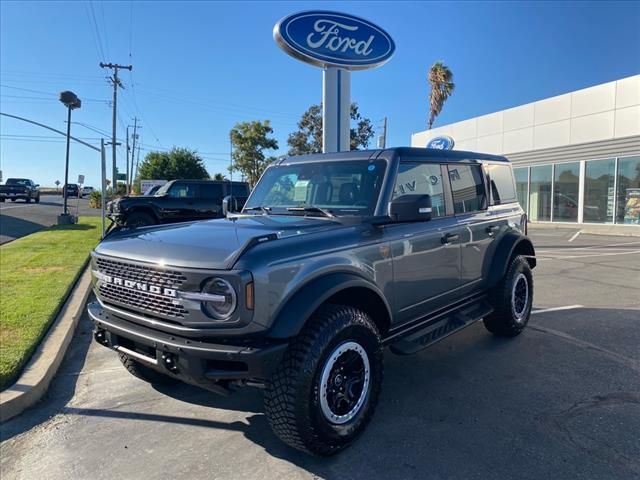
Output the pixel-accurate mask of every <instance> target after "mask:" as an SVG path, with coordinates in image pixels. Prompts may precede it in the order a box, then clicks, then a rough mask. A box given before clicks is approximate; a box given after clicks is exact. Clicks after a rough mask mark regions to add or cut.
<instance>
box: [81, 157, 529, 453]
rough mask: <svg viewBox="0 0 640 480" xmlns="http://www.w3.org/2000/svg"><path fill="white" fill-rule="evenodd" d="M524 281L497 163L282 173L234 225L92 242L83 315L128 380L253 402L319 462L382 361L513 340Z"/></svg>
mask: <svg viewBox="0 0 640 480" xmlns="http://www.w3.org/2000/svg"><path fill="white" fill-rule="evenodd" d="M535 266H536V258H535V253H534V248H533V245H532V243H531V241H530V240H529V239H528V238H527V236H526V217H525V215H524V212H523V211H522V208H520V205H519V204H518V201H517V199H516V189H515V181H514V177H513V172H512V169H511V165H510V164H509V162H508V161H507V160H506V159H505V158H504V157H498V156H493V155H483V154H479V153H473V152H462V151H441V150H429V149H419V148H394V149H388V150H375V151H355V152H348V153H336V154H326V155H309V156H299V157H289V158H285V159H283V160H281V161H279V162H277V163H275V164H273V165H271V166H269V168H268V169H267V170H266V171H265V173H264V174H263V175H262V177H261V179H260V181H259V182H258V184H257V185H256V187H255V189H254V190H253V192H252V193H251V196H250V197H249V199H248V200H247V203H246V206H245V207H244V209H243V211H242V213H240V214H237V215H232V216H229V217H227V218H224V219H219V220H211V221H205V222H191V223H183V224H180V225H165V226H159V227H149V228H140V229H136V230H133V229H127V230H121V231H118V232H114V233H112V234H110V235H108V236H107V238H106V239H105V240H103V241H102V243H101V244H100V245H98V247H96V249H95V251H94V253H93V258H92V270H93V282H94V289H95V293H96V296H97V302H95V303H93V304H91V305H89V315H90V316H91V318H92V319H93V321H94V322H95V339H96V341H97V342H99V343H100V344H102V345H105V346H108V347H110V348H113V349H114V350H116V351H117V352H118V353H119V355H120V359H121V361H122V362H123V364H124V366H125V367H126V368H127V369H128V370H129V371H130V372H131V373H132V374H133V375H136V376H137V377H139V378H142V379H144V380H146V381H149V382H152V383H159V382H172V381H183V382H188V383H191V384H194V385H198V386H200V387H202V388H205V389H208V390H211V391H214V392H219V393H226V392H229V391H230V390H231V389H232V388H234V387H238V386H247V385H248V386H259V387H262V388H264V389H265V409H266V413H267V418H268V420H269V423H270V424H271V427H272V428H273V431H274V432H275V433H276V434H277V435H278V436H279V437H280V438H281V439H282V440H284V441H285V442H286V443H288V444H289V445H291V446H293V447H295V448H298V449H300V450H304V451H307V452H312V453H315V454H320V455H330V454H333V453H336V452H338V451H339V450H341V449H342V448H344V447H346V446H347V445H349V443H351V442H352V441H353V440H354V439H355V438H356V437H357V436H358V434H360V433H361V432H362V431H363V429H364V428H365V426H366V425H367V423H368V422H369V420H370V419H371V416H372V415H373V412H374V410H375V407H376V403H377V401H378V395H379V393H380V389H381V387H382V374H383V355H384V347H389V349H390V350H391V351H392V352H393V353H396V354H400V355H407V354H412V353H415V352H418V351H420V350H421V349H423V348H425V347H428V346H429V345H432V344H433V343H435V342H437V341H439V340H441V339H443V338H445V337H447V336H448V335H451V334H452V333H455V332H457V331H459V330H461V329H463V328H465V327H468V326H469V325H471V324H473V323H474V322H476V321H478V320H483V321H484V325H485V327H486V328H487V329H488V330H489V331H490V332H492V333H493V334H496V335H501V336H505V337H513V336H516V335H518V334H519V333H520V332H522V331H523V329H524V328H525V326H526V325H527V322H528V320H529V315H530V313H531V306H532V300H533V277H532V269H533V268H534V267H535ZM505 361H508V359H505ZM407 368H411V364H410V362H407ZM498 394H499V392H496V395H498Z"/></svg>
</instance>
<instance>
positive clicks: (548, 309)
mask: <svg viewBox="0 0 640 480" xmlns="http://www.w3.org/2000/svg"><path fill="white" fill-rule="evenodd" d="M576 308H584V307H583V306H582V305H567V306H566V307H552V308H543V309H542V310H533V311H532V312H531V315H535V314H536V313H546V312H559V311H561V310H575V309H576Z"/></svg>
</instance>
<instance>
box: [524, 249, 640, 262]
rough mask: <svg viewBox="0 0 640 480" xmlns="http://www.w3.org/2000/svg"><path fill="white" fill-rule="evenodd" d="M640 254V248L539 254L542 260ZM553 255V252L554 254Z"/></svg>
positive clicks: (538, 257) (539, 258)
mask: <svg viewBox="0 0 640 480" xmlns="http://www.w3.org/2000/svg"><path fill="white" fill-rule="evenodd" d="M632 254H635V255H640V250H632V251H630V252H613V253H598V252H594V253H591V252H585V253H584V254H582V255H564V256H563V255H558V256H544V255H541V256H537V255H536V257H537V259H538V260H539V261H542V260H570V259H572V258H594V257H615V256H618V255H632ZM552 255H553V254H552Z"/></svg>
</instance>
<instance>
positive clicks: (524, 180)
mask: <svg viewBox="0 0 640 480" xmlns="http://www.w3.org/2000/svg"><path fill="white" fill-rule="evenodd" d="M513 175H514V176H515V177H516V193H517V194H518V202H520V206H521V207H522V209H523V210H524V211H525V212H527V207H528V206H529V168H528V167H524V168H514V169H513Z"/></svg>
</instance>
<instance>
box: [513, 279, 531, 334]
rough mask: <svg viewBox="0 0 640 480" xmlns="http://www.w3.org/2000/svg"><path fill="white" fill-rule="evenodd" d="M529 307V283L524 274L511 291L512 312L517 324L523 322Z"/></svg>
mask: <svg viewBox="0 0 640 480" xmlns="http://www.w3.org/2000/svg"><path fill="white" fill-rule="evenodd" d="M528 305H529V282H528V281H527V277H526V276H525V275H524V273H520V274H519V275H518V276H517V277H516V279H515V281H514V282H513V288H512V289H511V312H512V313H513V317H514V318H515V320H516V322H518V323H519V322H522V321H523V320H524V318H525V316H526V313H527V308H528Z"/></svg>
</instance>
